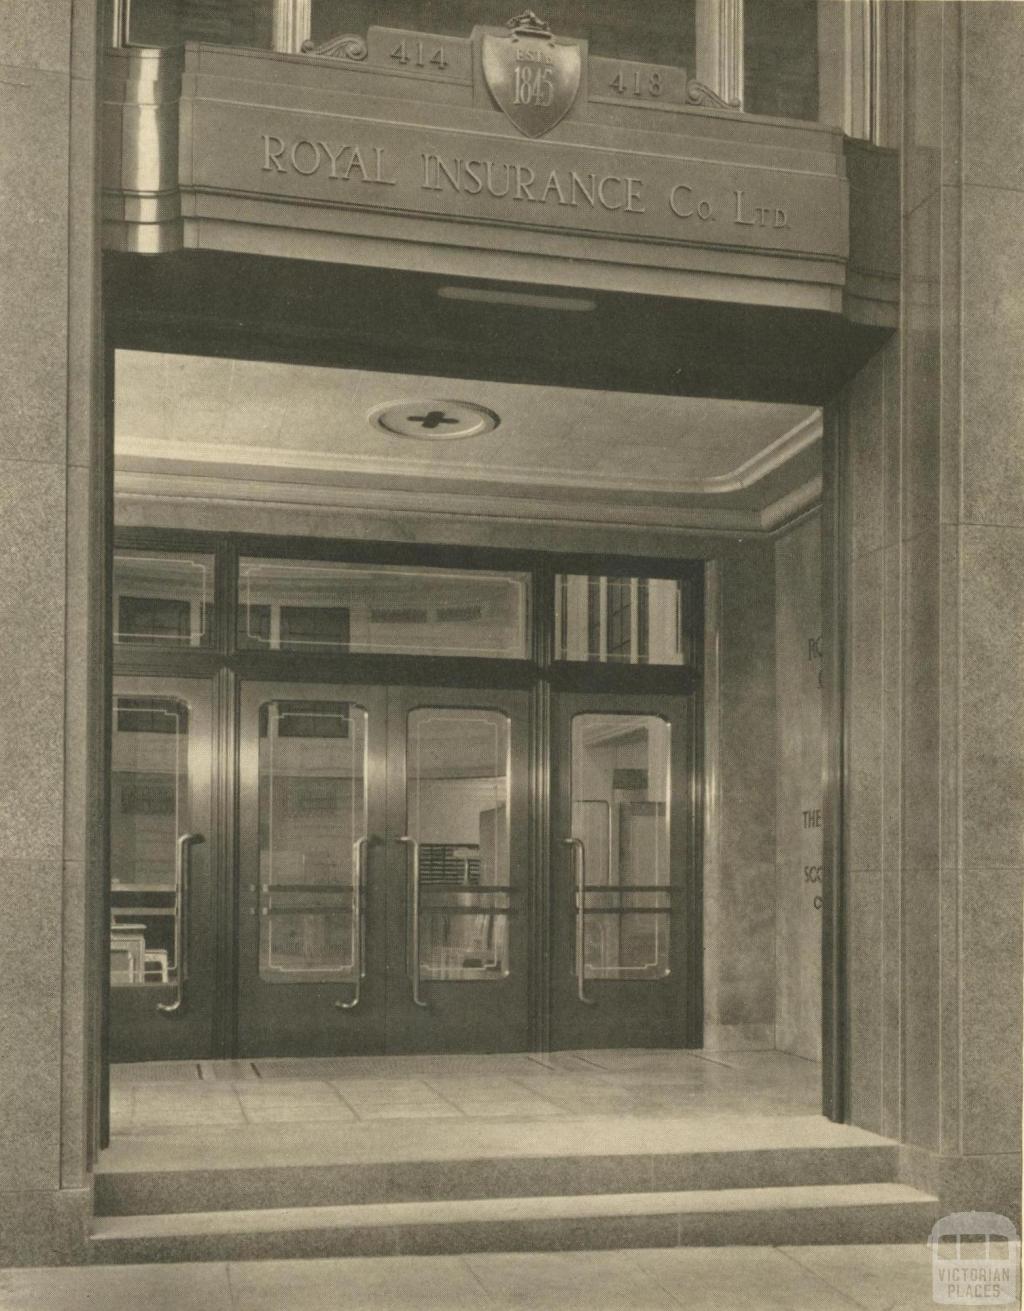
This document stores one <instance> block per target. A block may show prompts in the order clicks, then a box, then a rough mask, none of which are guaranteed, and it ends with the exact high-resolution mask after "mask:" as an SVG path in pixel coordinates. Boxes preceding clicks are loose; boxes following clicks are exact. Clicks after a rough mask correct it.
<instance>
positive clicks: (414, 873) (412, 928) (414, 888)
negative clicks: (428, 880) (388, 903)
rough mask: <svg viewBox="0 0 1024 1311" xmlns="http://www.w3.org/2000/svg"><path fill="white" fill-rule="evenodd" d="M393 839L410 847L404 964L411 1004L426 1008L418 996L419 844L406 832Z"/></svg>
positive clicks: (425, 1004)
mask: <svg viewBox="0 0 1024 1311" xmlns="http://www.w3.org/2000/svg"><path fill="white" fill-rule="evenodd" d="M395 841H396V842H403V843H405V844H406V846H408V847H411V848H412V863H411V865H408V864H407V869H408V891H407V894H406V896H407V911H406V926H407V927H406V966H407V968H408V971H409V981H410V982H411V984H412V1004H413V1005H414V1006H422V1007H423V1009H424V1010H426V1009H427V1003H426V1002H425V1001H424V1000H423V998H422V997H421V996H420V844H419V843H418V842H417V841H416V839H415V838H411V837H409V836H408V834H406V835H405V836H403V837H400V838H396V839H395Z"/></svg>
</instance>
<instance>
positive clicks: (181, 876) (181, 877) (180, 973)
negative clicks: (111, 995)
mask: <svg viewBox="0 0 1024 1311" xmlns="http://www.w3.org/2000/svg"><path fill="white" fill-rule="evenodd" d="M205 841H206V839H205V838H204V837H203V835H202V834H201V833H183V834H182V835H181V837H180V838H179V839H178V841H177V846H176V850H175V861H174V973H175V992H176V996H175V998H174V1001H158V1002H157V1004H156V1008H157V1010H158V1011H160V1012H161V1014H163V1015H180V1014H181V1011H182V1008H183V1007H184V1005H185V980H186V978H187V977H188V917H189V904H190V901H191V883H192V848H193V847H197V846H198V845H199V844H200V842H205Z"/></svg>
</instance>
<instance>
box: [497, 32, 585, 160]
mask: <svg viewBox="0 0 1024 1311" xmlns="http://www.w3.org/2000/svg"><path fill="white" fill-rule="evenodd" d="M508 26H509V27H510V28H511V31H510V32H509V34H508V36H485V37H484V39H483V47H482V54H483V60H482V62H483V70H484V78H485V80H486V82H487V87H488V90H489V91H490V93H491V95H492V96H493V97H494V99H495V101H496V102H497V104H498V106H499V108H501V109H503V110H504V111H505V113H506V114H507V115H508V117H509V118H510V119H511V120H512V122H513V123H514V124H515V125H516V127H517V128H518V129H519V131H520V132H522V133H523V134H524V135H525V136H528V137H541V136H543V135H544V134H545V133H546V132H550V131H551V129H552V128H553V127H554V126H555V124H556V123H560V122H561V121H562V119H563V118H564V117H565V116H566V114H567V113H568V112H569V110H570V109H571V108H572V104H573V101H574V100H575V99H576V96H577V95H578V94H579V89H580V81H581V78H582V75H583V59H582V57H581V55H580V46H579V42H577V41H563V40H561V39H559V40H556V39H555V38H554V37H553V36H552V34H551V29H550V27H549V26H548V24H547V23H545V22H543V21H542V20H541V19H539V18H538V17H537V15H536V14H535V13H533V11H532V10H527V11H526V13H525V14H521V15H520V16H519V17H518V18H513V19H510V20H509V24H508Z"/></svg>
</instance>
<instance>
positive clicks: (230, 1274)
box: [0, 1245, 935, 1311]
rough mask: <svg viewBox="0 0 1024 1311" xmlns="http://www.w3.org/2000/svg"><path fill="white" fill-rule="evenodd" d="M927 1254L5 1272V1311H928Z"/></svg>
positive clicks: (776, 1252) (1, 1295) (612, 1255)
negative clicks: (681, 1309) (679, 1309)
mask: <svg viewBox="0 0 1024 1311" xmlns="http://www.w3.org/2000/svg"><path fill="white" fill-rule="evenodd" d="M931 1290H932V1267H931V1253H930V1251H929V1249H928V1247H927V1246H925V1245H919V1246H879V1247H789V1248H770V1247H719V1248H682V1249H679V1248H677V1249H672V1250H660V1249H654V1248H652V1249H643V1250H631V1251H613V1252H564V1253H563V1252H560V1253H550V1254H549V1253H544V1254H523V1255H520V1254H501V1253H495V1254H487V1255H477V1256H437V1257H434V1256H430V1257H380V1258H375V1259H347V1260H319V1261H248V1262H239V1263H230V1264H224V1263H210V1264H194V1265H163V1266H92V1267H87V1268H84V1269H83V1268H74V1269H67V1268H65V1269H36V1270H30V1269H26V1270H0V1308H2V1311H136V1308H145V1311H406V1308H408V1311H511V1309H512V1308H517V1309H518V1311H678V1308H680V1307H686V1308H687V1311H769V1309H770V1311H851V1309H853V1311H855V1309H856V1308H858V1307H859V1308H862V1309H863V1311H933V1308H934V1306H935V1303H934V1302H933V1300H932V1291H931Z"/></svg>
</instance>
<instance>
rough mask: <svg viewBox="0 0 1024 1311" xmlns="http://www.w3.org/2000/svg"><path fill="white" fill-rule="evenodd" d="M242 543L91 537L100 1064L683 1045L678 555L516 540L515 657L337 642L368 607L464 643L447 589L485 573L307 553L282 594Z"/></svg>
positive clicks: (349, 635)
mask: <svg viewBox="0 0 1024 1311" xmlns="http://www.w3.org/2000/svg"><path fill="white" fill-rule="evenodd" d="M144 538H145V540H143V539H144ZM250 545H254V543H250V542H237V543H236V542H233V541H230V540H223V539H221V540H215V539H214V538H213V537H212V536H211V535H205V534H188V535H178V536H176V537H175V539H174V540H168V539H166V538H161V539H158V538H157V537H156V536H155V535H145V534H134V535H132V536H131V537H130V538H127V539H126V542H125V545H124V548H123V549H121V550H119V552H118V556H117V563H116V566H115V596H116V601H117V622H118V628H117V632H116V637H117V642H116V644H115V651H116V652H117V660H118V664H119V666H120V671H121V672H119V673H118V674H117V675H116V677H115V681H114V697H113V734H112V738H113V741H112V806H111V824H112V834H111V883H110V923H111V929H110V959H111V991H110V998H111V1000H110V1032H111V1057H112V1059H113V1060H114V1061H116V1062H132V1061H150V1060H203V1059H216V1058H221V1059H230V1058H265V1057H275V1056H276V1057H290V1056H294V1057H322V1056H358V1055H363V1056H370V1055H382V1054H405V1053H442V1052H447V1053H456V1052H465V1053H486V1052H523V1051H530V1050H535V1049H543V1048H545V1047H548V1046H552V1045H553V1046H557V1047H560V1048H602V1049H603V1048H612V1047H619V1046H623V1047H624V1046H633V1047H636V1046H647V1047H682V1046H692V1045H699V1042H700V1017H701V998H700V880H699V872H698V871H699V852H698V843H697V839H696V832H697V828H696V815H697V813H698V809H699V791H700V789H699V776H698V773H697V769H696V758H697V757H696V744H697V741H698V729H699V725H698V718H697V713H696V709H695V707H696V692H697V689H698V687H699V674H698V671H697V669H696V668H695V667H693V666H694V662H693V661H692V658H691V657H692V653H693V652H694V651H696V650H697V649H698V644H697V642H696V637H695V629H694V625H697V624H699V616H700V606H699V584H698V582H697V579H696V576H695V575H694V576H692V577H691V576H690V575H691V574H693V570H689V571H684V573H685V574H686V576H685V577H676V578H671V577H667V576H666V577H662V578H654V579H645V578H637V576H636V574H637V572H638V568H639V566H638V564H637V563H633V564H632V565H628V566H626V567H628V568H630V569H632V571H633V572H632V573H631V574H630V575H629V576H627V575H625V574H623V575H621V576H620V575H618V574H616V573H615V572H614V564H613V562H607V561H606V562H604V564H603V565H602V568H604V569H605V570H606V571H608V572H605V573H601V574H596V573H595V574H591V575H584V574H576V573H573V574H562V573H556V572H555V570H556V569H557V568H559V567H568V566H569V565H572V567H574V568H575V567H578V566H579V563H580V562H578V561H576V560H575V559H570V560H567V561H566V562H565V564H564V565H563V566H559V565H558V564H556V563H554V562H550V561H547V560H545V561H539V560H531V559H528V558H527V557H524V556H523V555H521V554H520V555H519V556H517V557H516V559H515V561H514V564H515V567H516V569H517V570H518V572H517V573H516V574H515V575H508V576H509V577H510V578H511V577H514V579H515V580H516V585H517V587H518V588H519V589H520V591H521V595H522V600H521V602H517V607H518V608H517V611H516V613H517V616H518V617H517V618H516V621H515V622H516V623H517V624H518V625H520V626H521V628H522V630H523V632H522V635H521V637H520V638H517V639H516V640H517V642H518V643H519V646H518V647H517V649H518V650H521V651H522V656H521V657H520V658H518V659H508V658H504V659H498V658H492V657H489V656H475V657H462V656H458V655H456V656H454V657H445V658H440V657H438V656H436V655H435V656H432V655H425V656H416V655H413V654H412V653H411V652H408V653H397V654H396V653H395V652H394V650H393V649H392V650H389V651H388V652H386V653H382V652H380V651H374V650H371V651H369V652H359V651H356V650H353V647H354V646H355V645H356V643H357V641H360V640H364V639H365V645H367V646H368V647H371V648H373V647H374V646H375V645H376V646H378V647H379V646H381V645H383V639H382V638H381V637H380V635H379V633H378V634H377V635H376V636H375V635H374V632H373V625H372V623H371V622H370V621H373V622H375V623H376V624H377V625H378V627H379V628H380V629H381V631H383V632H384V633H385V634H387V635H388V637H387V640H388V642H389V643H390V644H391V647H394V646H395V645H397V644H398V642H399V639H398V638H396V637H395V634H396V633H397V632H398V630H399V626H400V625H401V627H402V629H403V631H405V632H406V634H409V633H413V632H416V631H418V630H419V639H418V640H421V641H422V640H423V639H424V636H425V633H424V631H423V630H422V625H427V626H428V627H429V624H430V623H431V622H434V623H436V625H437V626H440V625H441V624H442V623H443V625H444V629H445V632H446V634H449V636H447V637H446V638H445V640H448V641H453V642H455V643H457V644H459V643H461V645H462V647H463V648H466V647H470V648H471V649H473V650H479V649H484V643H483V641H482V639H480V638H479V632H478V634H477V639H475V640H476V645H475V646H474V645H473V643H471V642H469V641H468V638H467V632H466V631H465V626H466V625H467V624H473V625H476V626H477V629H478V630H481V628H482V625H484V624H485V623H493V615H492V613H491V610H490V609H489V608H488V607H489V602H488V601H487V600H486V597H485V599H484V600H482V601H478V602H477V603H476V604H475V605H473V606H470V605H467V604H461V605H459V604H456V602H457V601H458V600H459V589H461V593H462V594H463V599H464V596H465V594H468V592H470V591H471V590H472V589H473V588H478V589H479V588H484V587H490V588H492V589H493V588H494V586H495V584H494V582H493V579H494V578H495V577H497V576H498V575H497V574H496V573H495V571H494V569H491V570H489V571H488V570H484V569H482V570H481V571H480V572H474V571H473V570H471V569H464V570H461V571H455V570H449V571H448V572H447V573H445V572H444V571H443V570H441V569H432V570H431V569H430V568H427V569H424V568H423V567H422V566H420V567H417V568H412V567H411V566H410V567H408V568H404V569H399V567H398V566H397V565H395V564H393V563H392V564H381V565H379V566H371V565H368V564H366V563H362V564H359V565H357V566H353V565H350V564H347V563H341V562H330V561H323V562H322V563H321V564H319V565H316V566H315V571H316V574H317V584H318V590H317V592H316V594H315V596H314V597H313V598H312V599H311V597H310V595H309V594H307V593H303V591H302V588H301V587H299V586H296V585H293V584H292V583H290V582H289V583H288V585H287V586H286V585H285V584H284V583H282V584H280V586H279V587H278V590H277V591H275V592H274V593H273V594H272V595H271V594H270V593H269V592H260V593H258V594H257V593H256V591H255V590H254V588H253V586H252V584H251V578H250V575H251V573H252V568H251V566H250V564H249V561H250V560H251V559H252V558H253V557H252V556H250V555H247V554H246V551H247V550H248V548H249V546H250ZM259 545H260V547H261V548H266V547H267V546H268V544H267V543H266V542H260V543H259ZM278 549H281V548H280V547H279V548H278ZM284 549H285V550H287V544H285V547H284ZM339 549H340V548H339ZM421 554H422V553H421ZM268 558H269V557H268ZM195 561H200V562H201V569H199V568H197V567H196V566H195V565H194V563H193V562H195ZM182 562H184V564H183V563H182ZM487 563H489V564H491V565H496V564H498V563H499V561H498V558H497V555H496V554H495V556H494V557H493V558H492V559H490V560H489V561H488V562H487ZM261 568H263V569H264V572H266V571H267V570H270V571H271V572H272V573H274V576H275V578H276V576H277V573H281V574H282V576H287V577H288V578H289V579H291V578H293V577H294V576H296V575H298V576H299V577H300V579H301V577H303V576H304V574H303V571H309V570H310V569H313V568H314V566H313V565H310V564H308V563H306V564H303V565H302V566H301V567H300V566H298V565H296V564H295V563H294V561H293V558H289V557H286V556H284V555H282V556H280V557H279V558H278V562H277V563H275V562H274V560H273V559H270V562H269V563H267V564H263V565H261ZM663 568H664V566H663ZM667 572H668V571H667V570H666V573H667ZM232 575H234V577H232ZM371 575H372V579H371V581H372V588H368V589H366V590H367V593H368V595H369V596H370V598H371V599H370V600H369V601H364V600H363V599H361V597H360V594H359V593H358V588H362V587H364V581H363V580H364V579H365V578H366V577H367V576H371ZM196 577H201V579H202V582H201V584H197V583H195V578H196ZM214 578H216V580H217V581H216V583H215V584H214V583H213V582H212V581H211V580H212V579H214ZM352 578H356V579H357V584H353V583H352V581H351V580H352ZM588 578H590V582H588V581H587V579H588ZM338 579H341V581H340V582H339V581H338ZM439 579H440V580H441V582H443V583H444V586H445V587H446V588H447V589H448V591H449V592H452V593H453V595H452V597H446V596H444V595H442V593H441V591H440V590H439V591H438V592H437V595H436V596H435V595H434V594H433V593H426V592H425V588H426V587H427V586H428V584H429V586H430V587H435V588H440V586H441V582H438V580H439ZM620 579H621V581H620ZM325 580H327V581H328V582H330V585H331V586H335V587H336V588H337V589H338V594H337V595H335V594H330V595H329V594H328V593H327V592H325V585H326V584H325ZM382 580H383V581H382ZM577 580H578V581H577ZM275 585H276V584H275ZM192 586H195V587H197V588H200V589H201V590H200V591H198V592H197V593H196V595H193V596H192V597H191V598H190V597H189V595H188V589H189V587H192ZM383 586H387V587H389V588H391V589H392V590H391V592H390V593H389V599H388V600H387V603H386V604H385V603H384V602H383V601H381V600H380V596H381V589H382V587H383ZM400 588H407V589H409V596H412V595H418V596H419V600H418V602H417V606H418V608H416V609H415V610H414V609H413V607H412V605H411V603H410V602H409V596H407V595H406V593H405V592H403V591H400V590H398V589H400ZM289 589H290V590H289ZM345 589H347V590H345ZM342 593H343V594H342ZM577 593H578V595H579V598H581V600H580V605H579V606H578V607H577V608H578V609H579V616H578V618H579V624H577V620H576V618H573V617H572V616H571V615H567V609H571V606H570V605H569V603H570V602H572V601H573V600H574V598H575V597H576V596H577ZM631 593H632V594H634V595H635V596H636V597H637V598H642V599H643V606H639V607H635V608H636V610H637V613H636V614H634V615H633V618H632V619H630V616H629V607H630V601H629V597H630V594H631ZM481 595H482V594H481ZM555 596H558V597H559V598H560V599H561V605H560V606H559V607H556V606H554V605H549V607H548V608H547V609H545V607H544V605H543V604H541V603H540V602H539V601H538V600H537V598H544V597H548V598H554V597H555ZM588 596H589V600H587V597H588ZM268 597H269V599H268ZM424 597H426V600H424ZM531 598H533V599H531ZM327 602H331V604H327ZM584 602H585V603H584ZM260 607H262V609H260ZM364 611H365V613H364ZM608 614H611V615H612V618H613V619H614V621H615V623H609V621H608V618H607V616H608ZM367 616H369V620H368V619H367ZM433 616H440V619H439V620H434V619H432V617H433ZM666 616H668V617H666ZM669 618H670V619H671V622H669ZM414 619H415V620H416V623H415V624H414V622H413V620H414ZM460 624H461V625H462V627H461V628H460ZM615 624H618V627H619V628H621V629H622V634H623V635H622V636H621V640H620V639H616V638H615ZM261 625H262V627H261ZM368 625H369V626H368ZM384 625H387V626H388V627H384ZM528 626H529V630H530V631H527V630H528ZM577 627H581V628H588V627H589V630H590V632H591V634H592V636H593V650H591V649H590V646H589V645H588V641H585V640H583V639H577V637H576V636H575V634H576V630H577ZM261 632H264V633H266V634H267V635H268V636H267V638H266V642H265V646H264V649H260V648H256V647H255V642H256V641H257V640H258V639H259V640H262V639H260V637H259V635H260V633H261ZM556 632H557V635H558V640H557V641H555V637H556ZM360 633H362V634H363V635H364V639H361V638H360V637H359V634H360ZM294 634H300V635H301V636H300V637H294V636H291V635H294ZM412 640H413V639H412V638H411V637H408V636H406V637H403V638H402V639H401V641H403V642H405V643H406V644H409V643H411V642H412ZM172 641H176V642H178V643H179V645H177V646H176V647H174V648H173V649H171V643H172ZM300 642H301V643H302V644H303V645H302V646H301V647H300V646H299V643H300ZM581 642H582V645H581ZM617 642H620V644H621V648H622V656H623V666H622V667H621V668H615V667H614V665H613V664H611V663H610V662H609V660H608V659H607V656H608V654H609V652H610V651H611V652H613V653H615V650H616V643H617ZM289 644H290V645H289ZM641 650H645V651H647V652H649V651H651V650H653V651H654V653H655V654H656V655H659V656H660V658H661V659H662V660H664V661H665V663H664V665H663V666H662V667H656V666H652V665H651V664H649V663H645V664H640V663H639V662H638V660H637V658H636V657H637V654H638V653H639V652H640V651H641ZM537 652H540V653H542V654H540V655H537V654H536V653H537ZM543 653H548V654H546V655H545V654H543ZM588 653H589V655H590V657H591V658H590V659H588V658H587V657H588ZM631 656H632V659H631ZM528 657H532V658H528ZM670 658H672V659H675V661H676V664H675V665H670V664H669V663H668V660H669V659H670ZM346 671H350V676H349V677H346V676H345V674H346ZM431 672H432V673H433V674H434V675H435V678H436V681H431V680H430V679H429V678H425V677H424V674H429V673H431ZM630 689H632V690H630Z"/></svg>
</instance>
